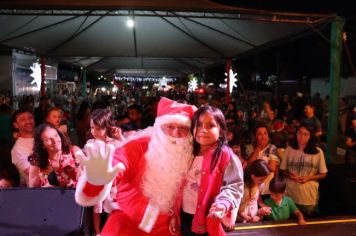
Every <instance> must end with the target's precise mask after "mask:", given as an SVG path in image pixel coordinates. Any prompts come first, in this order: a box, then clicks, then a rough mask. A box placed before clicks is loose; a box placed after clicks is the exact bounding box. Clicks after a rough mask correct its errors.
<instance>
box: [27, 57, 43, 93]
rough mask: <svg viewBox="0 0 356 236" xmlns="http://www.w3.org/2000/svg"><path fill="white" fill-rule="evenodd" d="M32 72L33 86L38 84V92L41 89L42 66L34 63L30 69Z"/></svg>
mask: <svg viewBox="0 0 356 236" xmlns="http://www.w3.org/2000/svg"><path fill="white" fill-rule="evenodd" d="M30 68H31V70H32V74H31V77H32V78H33V80H32V81H31V84H36V88H37V89H38V90H40V89H41V65H40V64H38V63H37V62H36V63H33V66H31V67H30Z"/></svg>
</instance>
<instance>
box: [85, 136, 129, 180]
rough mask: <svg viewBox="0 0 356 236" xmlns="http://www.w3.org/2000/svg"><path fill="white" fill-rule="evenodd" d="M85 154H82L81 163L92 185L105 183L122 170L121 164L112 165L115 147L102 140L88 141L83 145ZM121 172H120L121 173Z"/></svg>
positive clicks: (123, 168)
mask: <svg viewBox="0 0 356 236" xmlns="http://www.w3.org/2000/svg"><path fill="white" fill-rule="evenodd" d="M84 150H85V153H86V156H82V158H81V159H82V161H81V162H82V165H83V166H84V172H85V173H86V176H87V180H88V182H89V183H91V184H93V185H105V184H108V183H110V182H111V181H112V180H113V179H114V178H115V177H116V176H117V175H118V174H119V172H124V170H125V167H124V166H123V164H121V163H119V164H118V165H116V166H114V167H112V165H111V163H112V158H113V154H114V151H115V148H114V146H113V145H111V144H106V143H104V142H103V141H95V142H93V143H88V144H86V145H85V147H84ZM121 174H122V173H121Z"/></svg>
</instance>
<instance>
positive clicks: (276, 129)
mask: <svg viewBox="0 0 356 236" xmlns="http://www.w3.org/2000/svg"><path fill="white" fill-rule="evenodd" d="M283 129H284V123H283V122H282V121H280V120H277V121H276V122H274V124H273V127H272V130H273V132H279V131H282V130H283Z"/></svg>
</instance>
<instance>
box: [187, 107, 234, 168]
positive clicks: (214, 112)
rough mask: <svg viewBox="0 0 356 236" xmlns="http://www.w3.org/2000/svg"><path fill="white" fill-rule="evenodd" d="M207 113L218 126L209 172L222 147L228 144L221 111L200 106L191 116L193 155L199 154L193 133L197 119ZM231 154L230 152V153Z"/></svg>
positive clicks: (214, 164) (215, 162) (216, 160)
mask: <svg viewBox="0 0 356 236" xmlns="http://www.w3.org/2000/svg"><path fill="white" fill-rule="evenodd" d="M205 113H208V114H210V115H212V116H213V117H214V120H215V121H216V123H217V124H218V126H219V128H220V129H219V130H220V131H219V138H218V140H217V143H218V146H217V147H216V149H215V150H214V153H213V158H212V159H211V161H212V162H211V165H210V171H212V170H213V169H214V168H215V166H216V164H217V162H218V159H219V155H220V154H221V152H222V150H223V148H224V147H228V142H227V138H226V134H227V127H226V122H225V117H224V114H223V113H222V111H221V110H220V109H219V108H216V107H212V106H202V107H200V108H199V109H198V110H197V111H196V112H195V113H194V116H193V119H192V127H191V132H192V134H193V137H194V142H193V155H194V156H196V155H198V154H199V151H200V144H199V143H198V142H197V141H196V140H195V137H196V135H197V134H196V132H195V133H194V128H195V127H196V126H197V125H198V122H199V118H200V116H201V115H203V114H205ZM231 153H232V151H231Z"/></svg>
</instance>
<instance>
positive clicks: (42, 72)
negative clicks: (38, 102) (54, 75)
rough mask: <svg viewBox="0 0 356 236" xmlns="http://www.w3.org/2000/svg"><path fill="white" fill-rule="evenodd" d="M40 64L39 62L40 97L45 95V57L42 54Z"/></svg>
mask: <svg viewBox="0 0 356 236" xmlns="http://www.w3.org/2000/svg"><path fill="white" fill-rule="evenodd" d="M40 64H41V90H40V94H41V97H42V96H45V95H46V85H45V80H46V64H45V58H44V56H41V57H40Z"/></svg>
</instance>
